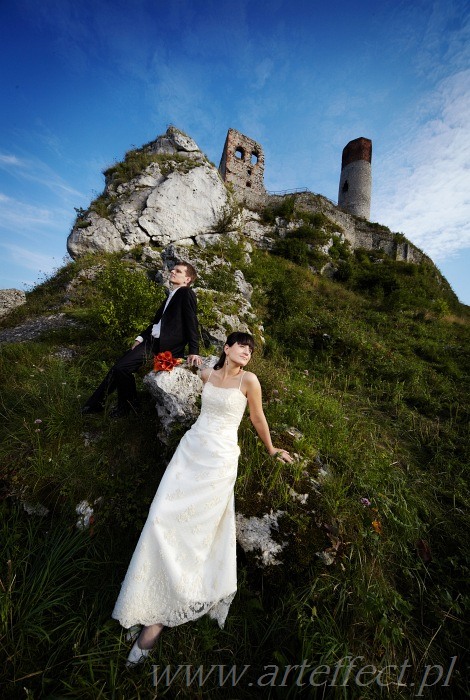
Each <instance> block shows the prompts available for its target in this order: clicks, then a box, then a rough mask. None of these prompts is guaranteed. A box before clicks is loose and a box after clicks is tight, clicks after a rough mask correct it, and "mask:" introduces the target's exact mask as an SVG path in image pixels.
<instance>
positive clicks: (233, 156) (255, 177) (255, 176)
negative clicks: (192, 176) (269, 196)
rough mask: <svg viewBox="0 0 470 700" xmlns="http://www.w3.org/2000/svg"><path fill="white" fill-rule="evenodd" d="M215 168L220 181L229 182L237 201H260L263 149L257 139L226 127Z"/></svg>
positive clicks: (262, 177)
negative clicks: (217, 168)
mask: <svg viewBox="0 0 470 700" xmlns="http://www.w3.org/2000/svg"><path fill="white" fill-rule="evenodd" d="M219 172H220V174H221V176H222V179H223V180H224V182H229V183H231V185H232V186H233V190H234V194H235V196H236V198H237V199H238V200H239V201H241V202H245V203H246V204H248V205H250V204H253V205H257V204H262V203H263V202H264V200H265V198H266V190H265V188H264V153H263V149H262V148H261V146H260V145H259V143H256V141H253V139H250V138H248V136H244V135H243V134H241V133H240V132H239V131H237V130H236V129H229V130H228V132H227V138H226V139H225V145H224V150H223V153H222V158H221V159H220V165H219Z"/></svg>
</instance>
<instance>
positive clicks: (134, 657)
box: [126, 641, 151, 668]
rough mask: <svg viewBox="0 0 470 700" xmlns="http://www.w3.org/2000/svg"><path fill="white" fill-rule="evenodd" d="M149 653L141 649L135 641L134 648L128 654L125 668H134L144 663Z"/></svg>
mask: <svg viewBox="0 0 470 700" xmlns="http://www.w3.org/2000/svg"><path fill="white" fill-rule="evenodd" d="M150 652H151V649H141V648H140V647H139V645H138V643H137V641H135V642H134V646H133V647H132V649H131V650H130V652H129V656H128V657H127V661H126V666H127V668H133V667H134V666H137V664H141V663H142V662H143V661H145V659H146V658H147V656H149V654H150Z"/></svg>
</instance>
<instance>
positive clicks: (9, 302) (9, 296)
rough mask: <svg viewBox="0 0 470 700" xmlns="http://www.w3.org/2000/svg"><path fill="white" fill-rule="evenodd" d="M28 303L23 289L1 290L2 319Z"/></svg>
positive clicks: (0, 310) (0, 311) (0, 315)
mask: <svg viewBox="0 0 470 700" xmlns="http://www.w3.org/2000/svg"><path fill="white" fill-rule="evenodd" d="M25 303H26V294H25V292H23V291H22V290H21V289H0V318H2V316H6V315H7V314H9V313H10V311H13V309H16V307H17V306H22V305H23V304H25Z"/></svg>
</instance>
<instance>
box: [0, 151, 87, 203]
mask: <svg viewBox="0 0 470 700" xmlns="http://www.w3.org/2000/svg"><path fill="white" fill-rule="evenodd" d="M0 168H2V169H3V170H6V171H7V172H8V173H10V174H12V175H14V176H15V177H19V178H21V179H24V180H29V181H32V182H36V183H38V184H40V185H42V186H44V187H47V188H48V189H50V190H52V191H53V192H54V194H60V195H66V196H73V197H83V195H82V193H81V192H79V191H78V190H76V189H74V188H73V187H71V186H70V185H69V184H68V183H67V182H65V180H63V178H62V177H61V176H60V175H58V174H57V173H56V172H54V170H53V169H52V168H51V167H50V166H49V165H47V163H44V162H42V161H41V160H39V159H37V158H30V159H26V158H18V157H17V156H15V155H13V154H8V153H0Z"/></svg>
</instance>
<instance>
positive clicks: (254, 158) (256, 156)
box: [250, 151, 259, 165]
mask: <svg viewBox="0 0 470 700" xmlns="http://www.w3.org/2000/svg"><path fill="white" fill-rule="evenodd" d="M258 159H259V154H258V153H256V151H253V153H252V154H251V159H250V162H251V164H252V165H256V163H257V162H258Z"/></svg>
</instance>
